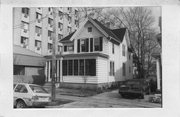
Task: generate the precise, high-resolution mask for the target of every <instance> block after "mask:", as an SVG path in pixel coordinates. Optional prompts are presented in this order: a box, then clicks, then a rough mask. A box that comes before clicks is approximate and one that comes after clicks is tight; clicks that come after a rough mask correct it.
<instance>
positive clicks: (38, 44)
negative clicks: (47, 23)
mask: <svg viewBox="0 0 180 117" xmlns="http://www.w3.org/2000/svg"><path fill="white" fill-rule="evenodd" d="M35 47H37V49H38V50H40V48H41V41H38V40H35Z"/></svg>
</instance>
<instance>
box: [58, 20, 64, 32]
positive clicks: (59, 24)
mask: <svg viewBox="0 0 180 117" xmlns="http://www.w3.org/2000/svg"><path fill="white" fill-rule="evenodd" d="M58 28H59V29H60V31H62V30H63V24H62V23H60V22H59V23H58Z"/></svg>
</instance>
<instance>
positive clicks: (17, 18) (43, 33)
mask: <svg viewBox="0 0 180 117" xmlns="http://www.w3.org/2000/svg"><path fill="white" fill-rule="evenodd" d="M13 12H14V14H13V15H14V17H13V18H14V22H13V39H14V45H19V46H21V47H23V48H26V49H29V50H31V51H34V52H36V53H38V54H40V55H50V54H52V33H53V20H54V19H53V9H52V8H51V7H49V8H48V7H29V8H28V7H26V8H21V7H16V8H14V10H13ZM55 15H56V19H55V22H56V53H58V52H59V51H60V46H59V40H61V39H62V38H63V37H65V36H67V35H68V34H70V33H71V32H72V31H74V30H76V29H77V28H78V27H79V22H78V9H77V8H72V7H57V8H55Z"/></svg>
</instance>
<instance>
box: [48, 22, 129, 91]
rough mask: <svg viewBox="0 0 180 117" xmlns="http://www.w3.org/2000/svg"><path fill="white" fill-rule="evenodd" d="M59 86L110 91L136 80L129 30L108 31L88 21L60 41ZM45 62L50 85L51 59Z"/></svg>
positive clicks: (57, 64) (57, 73) (57, 78)
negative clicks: (112, 86) (103, 88)
mask: <svg viewBox="0 0 180 117" xmlns="http://www.w3.org/2000/svg"><path fill="white" fill-rule="evenodd" d="M60 42H61V43H62V45H63V49H62V51H63V52H62V53H61V54H59V55H56V59H57V60H56V75H55V76H56V82H57V83H59V84H60V85H61V86H63V87H74V88H80V87H83V86H84V84H86V87H87V88H90V89H97V88H98V87H105V86H108V87H110V86H111V85H114V84H118V83H119V82H121V81H124V80H127V79H131V78H133V68H132V67H133V63H132V61H133V60H132V59H133V57H132V51H131V50H132V49H131V46H130V45H131V44H130V40H129V35H128V30H127V29H126V28H120V29H113V30H112V29H109V28H107V27H105V26H104V25H102V24H101V23H100V22H99V21H97V20H96V19H92V18H87V19H86V20H85V21H84V23H83V24H82V25H81V27H80V28H79V29H77V30H76V31H74V32H72V33H71V34H69V35H68V36H66V37H64V38H63V39H61V40H60ZM45 58H46V60H47V61H46V67H45V74H46V81H47V82H51V73H52V69H51V67H52V56H45Z"/></svg>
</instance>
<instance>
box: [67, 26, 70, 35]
mask: <svg viewBox="0 0 180 117" xmlns="http://www.w3.org/2000/svg"><path fill="white" fill-rule="evenodd" d="M67 31H68V33H69V34H70V33H71V27H69V26H68V28H67Z"/></svg>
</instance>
